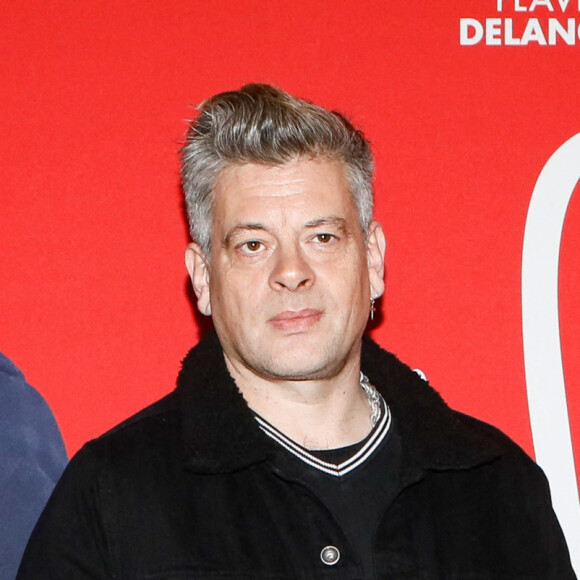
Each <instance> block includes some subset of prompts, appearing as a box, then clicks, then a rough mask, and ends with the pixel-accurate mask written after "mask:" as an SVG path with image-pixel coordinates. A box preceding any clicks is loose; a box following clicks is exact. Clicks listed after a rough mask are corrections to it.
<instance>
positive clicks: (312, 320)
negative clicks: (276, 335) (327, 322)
mask: <svg viewBox="0 0 580 580" xmlns="http://www.w3.org/2000/svg"><path fill="white" fill-rule="evenodd" d="M321 317H322V312H321V311H320V310H315V309H314V308H304V309H302V310H285V311H284V312H280V313H279V314H276V316H273V317H272V318H270V320H268V322H269V323H270V324H272V326H274V328H276V329H277V330H283V331H286V332H288V331H290V332H299V331H301V330H306V329H308V328H311V327H312V326H314V325H315V324H316V323H317V322H318V321H319V320H320V318H321Z"/></svg>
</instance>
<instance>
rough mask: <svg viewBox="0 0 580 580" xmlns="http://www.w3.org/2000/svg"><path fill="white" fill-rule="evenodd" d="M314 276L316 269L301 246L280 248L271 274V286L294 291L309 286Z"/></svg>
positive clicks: (274, 288) (275, 288) (276, 288)
mask: <svg viewBox="0 0 580 580" xmlns="http://www.w3.org/2000/svg"><path fill="white" fill-rule="evenodd" d="M314 278H315V275H314V270H313V269H312V267H311V266H310V264H309V262H308V260H307V257H306V256H305V255H304V253H303V251H302V249H301V248H300V247H291V248H284V249H282V248H278V252H277V256H275V262H274V268H273V270H272V272H271V274H270V287H271V288H272V289H273V290H277V291H278V290H283V289H286V290H290V291H292V292H294V291H296V290H300V289H303V288H308V287H309V286H311V285H312V283H313V282H314Z"/></svg>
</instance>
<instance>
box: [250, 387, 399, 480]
mask: <svg viewBox="0 0 580 580" xmlns="http://www.w3.org/2000/svg"><path fill="white" fill-rule="evenodd" d="M255 418H256V421H257V422H258V425H259V426H260V429H261V430H262V431H263V432H264V433H265V434H266V435H267V436H268V437H270V438H271V439H273V440H274V441H275V442H276V443H278V444H279V445H281V446H282V447H283V448H284V449H286V450H287V451H289V452H290V453H292V455H294V456H296V457H297V458H298V459H300V460H301V461H303V462H304V463H306V464H307V465H309V466H310V467H313V468H314V469H318V470H319V471H322V472H324V473H327V474H328V475H333V476H335V477H342V476H343V475H346V474H347V473H350V472H351V471H353V470H354V469H356V468H357V467H359V466H360V465H362V464H363V463H364V462H365V461H366V460H367V459H368V458H369V457H370V456H371V455H372V454H373V453H374V452H375V450H376V449H377V448H378V447H379V445H380V444H381V442H382V441H383V440H384V439H385V437H386V436H387V433H388V432H389V429H390V427H391V410H390V409H389V406H388V405H387V404H386V403H385V401H384V399H383V398H382V397H381V416H380V418H379V420H378V421H377V424H376V425H375V426H374V427H373V430H372V431H371V433H370V435H369V436H368V437H367V438H366V440H365V442H364V444H363V446H362V447H361V448H360V449H358V450H356V451H355V452H354V453H353V455H352V456H351V457H349V458H348V459H346V460H345V461H343V462H342V463H339V464H338V465H337V464H334V463H329V462H327V461H323V460H322V459H319V458H318V457H316V456H315V455H313V454H312V453H311V452H310V451H309V450H308V449H306V448H305V447H302V445H299V444H298V443H296V442H295V441H293V440H292V439H290V438H289V437H287V436H286V435H284V433H282V432H281V431H280V430H279V429H277V428H276V427H274V425H272V424H271V423H269V422H268V421H266V420H265V419H264V418H262V417H260V416H259V415H256V416H255Z"/></svg>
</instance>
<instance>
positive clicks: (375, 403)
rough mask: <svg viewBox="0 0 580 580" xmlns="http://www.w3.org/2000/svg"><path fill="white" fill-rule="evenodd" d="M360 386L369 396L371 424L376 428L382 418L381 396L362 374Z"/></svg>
mask: <svg viewBox="0 0 580 580" xmlns="http://www.w3.org/2000/svg"><path fill="white" fill-rule="evenodd" d="M360 386H361V387H362V388H363V390H364V392H365V395H366V396H367V401H368V403H369V407H370V408H371V423H372V426H373V427H374V426H375V425H376V424H377V422H378V420H379V419H380V417H381V399H382V397H381V395H380V394H379V392H378V391H377V390H376V389H375V387H373V386H372V385H371V383H370V382H369V379H368V378H367V377H366V376H365V375H363V374H362V372H361V374H360Z"/></svg>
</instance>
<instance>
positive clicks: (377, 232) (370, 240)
mask: <svg viewBox="0 0 580 580" xmlns="http://www.w3.org/2000/svg"><path fill="white" fill-rule="evenodd" d="M386 248H387V241H386V239H385V233H384V232H383V227H382V226H381V224H380V223H379V222H377V221H372V222H371V224H370V226H369V234H368V237H367V258H368V264H369V281H370V284H371V298H378V297H379V296H382V295H383V292H384V291H385V251H386Z"/></svg>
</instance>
